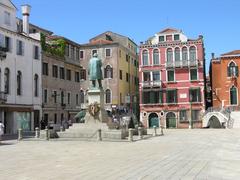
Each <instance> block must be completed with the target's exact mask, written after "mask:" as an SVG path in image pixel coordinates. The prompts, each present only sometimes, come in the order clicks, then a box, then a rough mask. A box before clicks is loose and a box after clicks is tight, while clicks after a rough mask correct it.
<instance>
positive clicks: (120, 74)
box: [119, 70, 122, 80]
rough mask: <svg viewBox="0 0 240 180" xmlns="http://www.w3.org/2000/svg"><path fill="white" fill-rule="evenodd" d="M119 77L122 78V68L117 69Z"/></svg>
mask: <svg viewBox="0 0 240 180" xmlns="http://www.w3.org/2000/svg"><path fill="white" fill-rule="evenodd" d="M119 78H120V79H121V80H122V70H119Z"/></svg>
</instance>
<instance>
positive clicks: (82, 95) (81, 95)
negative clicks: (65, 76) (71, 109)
mask: <svg viewBox="0 0 240 180" xmlns="http://www.w3.org/2000/svg"><path fill="white" fill-rule="evenodd" d="M84 101H85V98H84V91H83V90H81V91H80V103H81V104H83V103H84Z"/></svg>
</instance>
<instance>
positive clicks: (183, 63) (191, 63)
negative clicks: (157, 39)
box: [166, 59, 201, 68]
mask: <svg viewBox="0 0 240 180" xmlns="http://www.w3.org/2000/svg"><path fill="white" fill-rule="evenodd" d="M198 65H201V64H199V61H198V60H197V59H195V60H180V61H167V62H166V67H167V68H181V67H187V68H188V67H196V66H198Z"/></svg>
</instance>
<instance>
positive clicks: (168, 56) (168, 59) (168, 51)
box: [167, 48, 173, 62]
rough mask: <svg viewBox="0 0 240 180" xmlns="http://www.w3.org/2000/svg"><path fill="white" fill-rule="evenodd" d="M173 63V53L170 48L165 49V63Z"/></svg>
mask: <svg viewBox="0 0 240 180" xmlns="http://www.w3.org/2000/svg"><path fill="white" fill-rule="evenodd" d="M172 61H173V52H172V49H171V48H168V49H167V62H172Z"/></svg>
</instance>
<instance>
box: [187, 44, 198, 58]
mask: <svg viewBox="0 0 240 180" xmlns="http://www.w3.org/2000/svg"><path fill="white" fill-rule="evenodd" d="M189 51H190V52H189V54H190V61H194V60H196V59H197V58H196V48H195V47H194V46H191V47H190V50H189Z"/></svg>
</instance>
